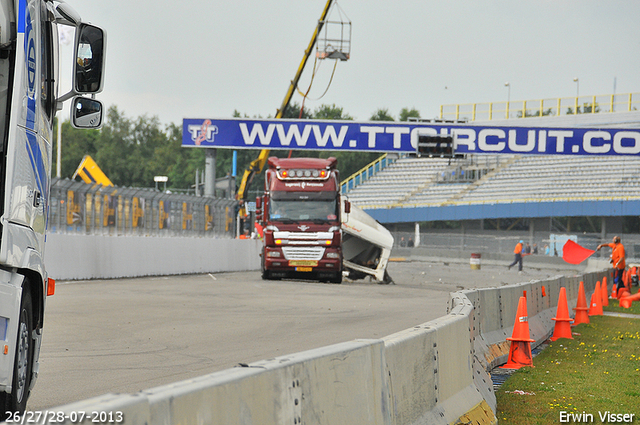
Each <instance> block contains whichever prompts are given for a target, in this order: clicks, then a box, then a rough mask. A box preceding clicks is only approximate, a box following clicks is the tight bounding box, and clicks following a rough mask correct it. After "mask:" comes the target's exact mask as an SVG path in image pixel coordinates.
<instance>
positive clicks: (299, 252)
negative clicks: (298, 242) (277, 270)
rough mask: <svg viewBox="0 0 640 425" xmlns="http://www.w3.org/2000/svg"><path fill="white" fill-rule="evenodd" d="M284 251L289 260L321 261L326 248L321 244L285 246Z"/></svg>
mask: <svg viewBox="0 0 640 425" xmlns="http://www.w3.org/2000/svg"><path fill="white" fill-rule="evenodd" d="M282 252H283V253H284V258H285V259H287V260H314V261H320V260H321V259H322V256H323V255H324V248H323V247H321V246H312V247H306V246H305V247H299V246H283V247H282Z"/></svg>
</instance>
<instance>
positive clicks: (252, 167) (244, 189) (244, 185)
mask: <svg viewBox="0 0 640 425" xmlns="http://www.w3.org/2000/svg"><path fill="white" fill-rule="evenodd" d="M332 2H333V0H327V4H326V5H325V6H324V10H323V11H322V15H321V16H320V20H319V21H318V25H316V28H315V30H314V31H313V36H312V37H311V41H310V42H309V46H308V47H307V50H305V51H304V56H303V57H302V61H301V62H300V66H298V71H297V72H296V75H295V77H294V78H293V80H291V84H289V89H288V90H287V94H286V96H285V97H284V100H283V101H282V105H280V109H278V111H277V112H276V118H282V115H283V114H284V111H285V110H286V109H287V106H289V102H290V101H291V98H292V97H293V93H294V91H295V89H296V87H297V86H298V82H299V81H300V76H301V75H302V71H303V70H304V67H305V65H306V64H307V60H308V59H309V56H311V51H312V50H313V46H315V44H316V41H317V40H318V34H320V31H321V30H322V26H323V25H324V22H325V20H326V18H327V15H328V13H329V9H330V8H331V3H332ZM269 152H270V151H269V149H263V150H261V151H260V155H258V158H256V159H254V160H253V161H251V163H250V164H249V166H248V167H247V169H246V170H244V175H243V176H242V180H241V181H240V186H239V187H238V193H237V195H236V199H238V200H242V201H244V200H246V198H247V194H248V188H249V184H251V180H253V176H255V174H256V173H259V172H261V171H262V169H263V168H264V165H265V164H266V163H267V159H268V158H269ZM240 215H241V216H244V215H246V211H245V207H244V205H242V206H241V207H240Z"/></svg>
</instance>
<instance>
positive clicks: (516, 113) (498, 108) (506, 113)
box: [440, 93, 640, 121]
mask: <svg viewBox="0 0 640 425" xmlns="http://www.w3.org/2000/svg"><path fill="white" fill-rule="evenodd" d="M638 108H640V93H624V94H606V95H597V96H580V97H559V98H550V99H537V100H517V101H509V100H507V101H506V102H490V103H462V104H451V105H440V119H441V120H467V121H491V120H498V119H500V120H501V119H511V118H528V117H543V116H560V115H574V114H575V113H576V111H577V113H578V114H596V113H611V112H630V111H636V110H638Z"/></svg>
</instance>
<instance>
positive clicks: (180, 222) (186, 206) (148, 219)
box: [49, 178, 237, 237]
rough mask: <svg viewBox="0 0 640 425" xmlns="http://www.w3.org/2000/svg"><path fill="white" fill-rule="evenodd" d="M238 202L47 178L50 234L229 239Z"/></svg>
mask: <svg viewBox="0 0 640 425" xmlns="http://www.w3.org/2000/svg"><path fill="white" fill-rule="evenodd" d="M236 205H237V202H236V201H234V200H231V199H217V198H208V197H199V196H194V195H184V194H177V193H170V192H168V191H166V192H165V191H162V192H161V191H157V190H153V189H147V188H142V189H140V188H123V187H117V186H102V185H99V184H87V183H84V182H77V181H74V180H69V179H59V178H55V179H53V180H52V182H51V203H50V208H49V232H50V233H75V234H85V235H112V236H173V237H175V236H184V237H233V235H234V229H235V227H234V226H235V215H236V214H235V213H236Z"/></svg>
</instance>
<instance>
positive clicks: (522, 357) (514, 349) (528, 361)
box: [500, 297, 535, 369]
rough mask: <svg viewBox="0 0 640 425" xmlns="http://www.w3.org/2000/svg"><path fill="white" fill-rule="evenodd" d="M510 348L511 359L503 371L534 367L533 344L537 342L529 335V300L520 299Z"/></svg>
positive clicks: (503, 367) (508, 339) (509, 339)
mask: <svg viewBox="0 0 640 425" xmlns="http://www.w3.org/2000/svg"><path fill="white" fill-rule="evenodd" d="M507 341H511V347H510V348H509V359H508V360H507V364H505V365H504V366H500V367H501V368H502V369H520V368H521V367H523V366H531V367H533V358H532V356H531V343H532V342H535V340H533V339H531V336H530V335H529V317H528V316H527V299H526V298H525V297H520V300H519V301H518V311H517V312H516V321H515V323H514V324H513V333H512V334H511V338H507Z"/></svg>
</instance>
